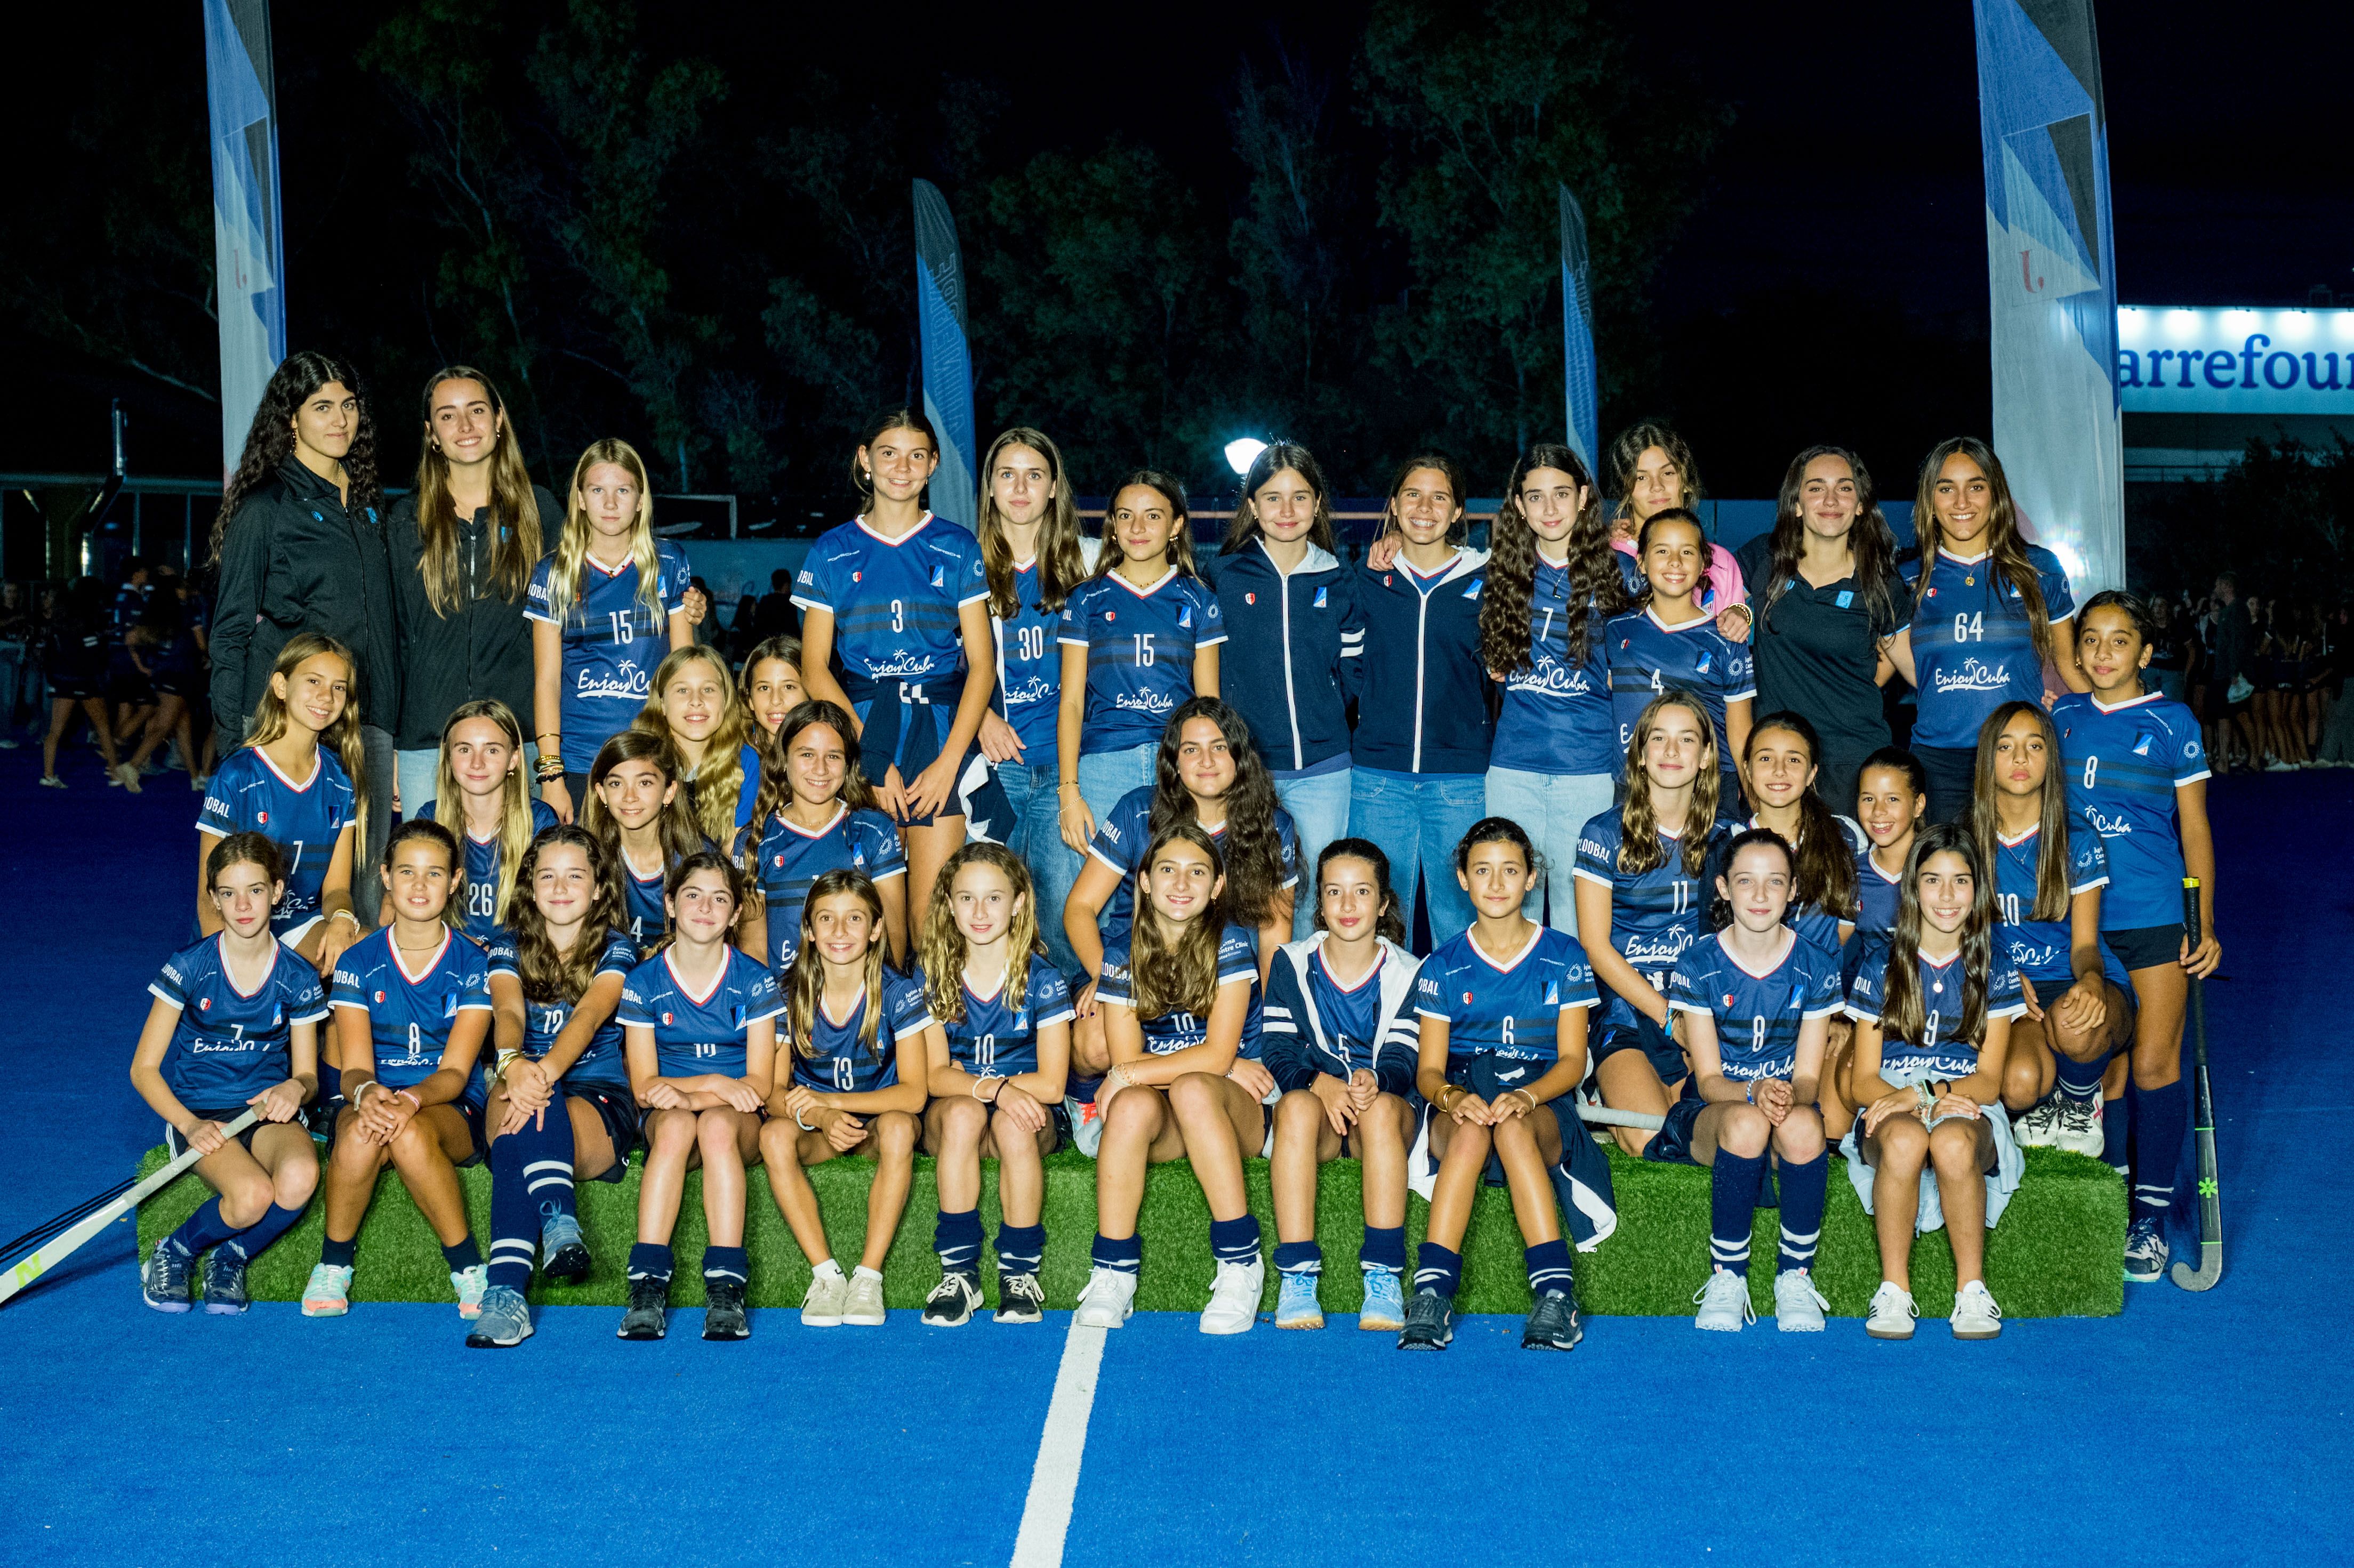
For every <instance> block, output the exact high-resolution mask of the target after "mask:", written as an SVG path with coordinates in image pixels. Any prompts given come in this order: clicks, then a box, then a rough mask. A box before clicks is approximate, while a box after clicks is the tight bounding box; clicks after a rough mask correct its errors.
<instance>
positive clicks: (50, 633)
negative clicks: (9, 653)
mask: <svg viewBox="0 0 2354 1568" xmlns="http://www.w3.org/2000/svg"><path fill="white" fill-rule="evenodd" d="M45 608H46V609H48V617H47V624H46V625H45V626H44V627H43V628H42V636H41V662H42V663H43V665H44V666H45V667H46V669H47V672H48V681H49V734H48V739H47V740H46V741H44V742H43V743H42V746H41V782H42V783H43V784H45V785H47V786H48V788H50V789H64V788H66V781H65V780H64V779H60V778H58V742H60V741H62V740H64V739H65V737H66V731H67V730H69V729H70V728H71V727H72V726H73V720H74V710H75V709H76V708H80V710H81V711H82V712H83V713H84V714H86V715H89V718H90V728H91V730H92V731H94V732H95V733H96V734H97V736H98V749H99V752H100V754H101V756H103V757H104V758H106V774H107V782H109V783H110V784H121V785H122V786H123V787H124V788H126V789H129V790H130V791H131V793H133V795H136V794H138V793H139V775H138V774H136V773H133V774H131V775H130V776H129V777H128V778H125V777H124V776H123V771H124V770H123V768H122V761H121V759H120V758H117V757H116V756H115V752H114V731H113V729H112V728H111V726H109V725H108V723H107V719H106V700H105V699H106V644H107V635H106V626H107V621H108V620H109V619H110V618H109V615H108V612H107V606H106V586H105V585H104V584H103V583H101V582H100V581H99V579H98V578H96V577H83V578H82V579H80V581H79V582H77V583H75V584H74V585H73V587H72V588H70V589H69V590H68V591H66V592H63V593H58V594H54V595H53V596H51V598H50V599H49V602H48V605H47V606H46V607H45Z"/></svg>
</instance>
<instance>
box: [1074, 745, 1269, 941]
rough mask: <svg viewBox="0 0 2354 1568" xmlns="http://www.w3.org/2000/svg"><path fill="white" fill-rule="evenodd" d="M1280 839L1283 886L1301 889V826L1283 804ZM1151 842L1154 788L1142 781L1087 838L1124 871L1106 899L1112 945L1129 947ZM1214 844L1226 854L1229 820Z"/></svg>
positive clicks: (1106, 931)
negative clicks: (1139, 882)
mask: <svg viewBox="0 0 2354 1568" xmlns="http://www.w3.org/2000/svg"><path fill="white" fill-rule="evenodd" d="M1275 837H1276V842H1277V844H1278V846H1279V850H1278V853H1280V854H1281V856H1282V859H1283V885H1284V886H1286V887H1292V888H1296V887H1298V886H1299V829H1298V828H1296V827H1294V826H1293V825H1292V821H1291V813H1290V812H1288V811H1287V810H1284V809H1283V808H1282V807H1280V806H1278V807H1277V808H1276V809H1275ZM1151 840H1152V786H1151V785H1150V784H1140V785H1138V786H1137V787H1136V788H1135V789H1130V790H1129V792H1128V793H1127V794H1125V795H1122V796H1121V797H1120V798H1119V804H1118V805H1117V806H1114V807H1113V808H1112V809H1111V810H1109V811H1107V812H1106V813H1104V820H1103V821H1102V822H1100V823H1099V824H1097V828H1096V836H1095V837H1094V838H1092V839H1090V840H1088V841H1087V853H1088V854H1090V855H1092V856H1094V857H1095V858H1096V859H1097V860H1098V861H1100V862H1101V863H1104V864H1105V865H1108V866H1109V867H1111V869H1112V870H1114V871H1116V872H1118V873H1119V885H1118V886H1116V887H1114V888H1113V889H1112V890H1111V896H1110V897H1109V898H1108V899H1107V900H1105V902H1104V906H1103V915H1102V917H1101V919H1100V921H1099V924H1100V925H1101V927H1102V928H1103V939H1104V945H1105V946H1106V947H1111V946H1113V945H1115V944H1117V945H1119V946H1121V947H1125V946H1127V945H1128V933H1129V930H1130V929H1131V928H1132V927H1134V926H1135V924H1136V874H1137V873H1138V872H1140V871H1142V870H1143V869H1144V856H1145V852H1146V851H1148V850H1150V848H1151V847H1152V842H1151ZM1210 842H1213V843H1214V844H1216V845H1217V846H1218V853H1220V854H1221V855H1223V854H1225V852H1226V825H1225V823H1224V822H1220V823H1219V824H1218V825H1217V826H1216V827H1215V828H1214V829H1213V830H1211V832H1210ZM1297 896H1298V895H1296V894H1295V895H1294V897H1295V898H1296V897H1297Z"/></svg>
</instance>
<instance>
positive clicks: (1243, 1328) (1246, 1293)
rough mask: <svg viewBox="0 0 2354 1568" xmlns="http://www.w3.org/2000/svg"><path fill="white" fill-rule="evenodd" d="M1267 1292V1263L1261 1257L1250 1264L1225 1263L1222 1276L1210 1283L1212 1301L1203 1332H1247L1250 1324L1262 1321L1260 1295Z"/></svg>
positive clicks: (1204, 1317)
mask: <svg viewBox="0 0 2354 1568" xmlns="http://www.w3.org/2000/svg"><path fill="white" fill-rule="evenodd" d="M1266 1293H1267V1265H1266V1263H1265V1262H1263V1261H1262V1260H1260V1259H1258V1258H1256V1257H1254V1258H1252V1259H1251V1260H1250V1261H1249V1262H1248V1263H1222V1264H1220V1265H1218V1277H1217V1278H1216V1279H1215V1280H1214V1281H1213V1282H1212V1283H1211V1286H1210V1304H1209V1305H1208V1306H1207V1307H1204V1308H1202V1332H1204V1333H1205V1334H1247V1333H1249V1332H1250V1326H1251V1325H1252V1324H1253V1323H1256V1322H1257V1321H1258V1302H1259V1298H1260V1297H1261V1296H1263V1295H1265V1294H1266Z"/></svg>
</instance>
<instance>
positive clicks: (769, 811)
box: [744, 666, 875, 853]
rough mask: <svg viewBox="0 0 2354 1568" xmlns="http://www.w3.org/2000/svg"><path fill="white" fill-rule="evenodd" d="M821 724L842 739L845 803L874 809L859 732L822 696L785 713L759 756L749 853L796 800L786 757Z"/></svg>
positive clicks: (747, 845)
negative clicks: (774, 819) (807, 732)
mask: <svg viewBox="0 0 2354 1568" xmlns="http://www.w3.org/2000/svg"><path fill="white" fill-rule="evenodd" d="M796 668H798V666H796ZM820 724H822V725H823V726H826V727H827V728H829V729H831V730H832V731H833V733H834V734H836V735H838V736H841V737H842V794H841V796H840V797H839V798H840V800H841V801H842V803H843V805H845V806H847V807H849V808H850V809H851V810H854V811H871V810H875V786H874V785H873V784H871V783H869V782H867V779H866V772H865V769H864V768H860V767H859V765H858V732H857V730H856V728H855V727H854V726H852V724H851V722H850V715H848V714H846V713H844V712H843V710H842V708H841V706H840V705H838V704H834V703H829V702H826V701H825V700H824V699H822V698H819V697H811V698H809V699H806V700H805V701H802V702H798V703H795V704H794V705H792V707H791V709H790V711H789V712H787V713H786V715H785V721H784V723H782V724H780V725H779V726H777V735H776V738H775V739H774V740H772V741H770V742H769V744H768V745H767V747H765V748H764V749H763V750H762V752H761V755H760V788H759V789H758V792H757V793H756V794H754V795H753V797H752V820H751V821H749V822H748V823H747V824H746V827H745V837H744V845H745V853H755V852H757V851H758V848H759V846H760V835H761V834H762V833H764V832H767V831H768V827H769V818H771V817H773V816H775V815H776V814H777V813H778V812H779V811H781V810H784V809H785V805H786V803H787V802H788V801H790V800H792V798H793V781H792V779H791V777H790V774H789V773H788V772H787V770H786V764H785V758H787V757H788V756H789V755H790V753H791V751H792V745H793V740H794V737H795V736H799V735H800V734H801V731H803V730H805V729H807V728H809V727H810V726H811V725H820Z"/></svg>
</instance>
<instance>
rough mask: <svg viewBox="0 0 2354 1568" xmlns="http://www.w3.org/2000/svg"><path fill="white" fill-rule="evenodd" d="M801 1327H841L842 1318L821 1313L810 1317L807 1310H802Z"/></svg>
mask: <svg viewBox="0 0 2354 1568" xmlns="http://www.w3.org/2000/svg"><path fill="white" fill-rule="evenodd" d="M801 1327H802V1328H804V1329H839V1328H841V1327H842V1319H840V1318H836V1317H831V1316H827V1315H825V1314H820V1315H818V1316H817V1317H814V1318H812V1317H811V1316H810V1315H809V1314H808V1313H807V1312H804V1313H802V1314H801Z"/></svg>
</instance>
